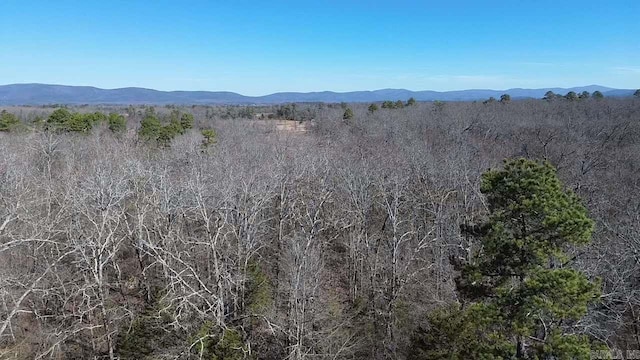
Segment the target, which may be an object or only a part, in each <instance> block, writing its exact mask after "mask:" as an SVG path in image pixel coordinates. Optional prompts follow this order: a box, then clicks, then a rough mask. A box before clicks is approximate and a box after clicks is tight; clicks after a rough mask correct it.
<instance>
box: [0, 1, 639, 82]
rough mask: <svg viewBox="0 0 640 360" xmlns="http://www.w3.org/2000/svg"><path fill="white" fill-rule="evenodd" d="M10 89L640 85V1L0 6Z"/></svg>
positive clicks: (1, 70)
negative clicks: (47, 85)
mask: <svg viewBox="0 0 640 360" xmlns="http://www.w3.org/2000/svg"><path fill="white" fill-rule="evenodd" d="M0 46H1V48H0V84H9V83H30V82H39V83H53V84H68V85H92V86H97V87H103V88H116V87H127V86H140V87H148V88H155V89H160V90H228V91H235V92H239V93H242V94H246V95H262V94H267V93H272V92H276V91H319V90H333V91H351V90H373V89H381V88H407V89H411V90H455V89H468V88H492V89H498V90H501V89H507V88H512V87H555V86H560V87H569V86H579V85H589V84H599V85H605V86H611V87H619V88H634V89H635V88H639V87H640V1H638V0H624V1H616V0H612V1H603V0H599V1H589V0H582V1H568V0H554V1H546V0H537V1H531V0H519V1H504V0H502V1H455V0H453V1H437V2H436V1H403V0H396V1H349V0H342V1H332V0H329V1H320V0H316V1H302V0H300V1H277V0H275V1H213V0H211V1H195V0H194V1H189V0H184V1H169V0H148V1H139V0H128V1H119V0H101V1H92V0H85V1H67V0H36V1H30V0H20V1H18V0H0Z"/></svg>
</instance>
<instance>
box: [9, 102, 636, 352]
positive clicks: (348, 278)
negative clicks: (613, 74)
mask: <svg viewBox="0 0 640 360" xmlns="http://www.w3.org/2000/svg"><path fill="white" fill-rule="evenodd" d="M551 95H553V94H551ZM573 95H575V97H574V96H573ZM573 95H571V96H547V97H545V99H538V100H533V99H531V100H511V99H510V98H508V97H504V98H501V99H500V100H495V99H490V100H487V101H484V102H415V101H406V100H403V101H389V102H384V103H380V104H287V105H276V106H267V107H257V106H256V107H251V106H214V107H208V106H192V107H175V106H164V107H156V108H153V107H142V106H138V107H133V106H129V107H115V106H110V107H106V106H105V107H82V106H78V107H72V108H66V107H7V108H5V109H4V110H2V113H0V150H1V151H2V156H1V157H0V358H2V359H110V360H114V359H589V358H591V357H593V354H594V353H596V354H602V358H606V357H607V356H608V355H607V354H611V352H610V351H616V350H617V349H623V350H634V349H640V176H639V174H640V98H639V97H634V98H620V99H615V98H602V97H589V96H585V95H584V94H573ZM587 95H588V94H587ZM277 120H289V121H292V122H299V123H302V124H303V125H304V126H305V128H304V129H305V131H288V130H286V129H280V128H277V127H276V126H275V125H272V124H270V121H277Z"/></svg>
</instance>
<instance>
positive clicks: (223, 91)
mask: <svg viewBox="0 0 640 360" xmlns="http://www.w3.org/2000/svg"><path fill="white" fill-rule="evenodd" d="M14 85H37V86H60V87H86V88H93V89H98V90H107V91H112V90H126V89H141V90H151V91H159V92H166V93H171V92H208V93H234V94H237V95H242V96H246V97H264V96H269V95H275V94H279V93H297V94H310V93H327V92H328V93H336V94H348V93H354V92H377V91H396V90H397V91H409V92H414V93H416V92H437V93H449V92H465V91H495V92H502V91H505V92H506V91H509V90H547V89H562V90H570V89H582V88H589V87H601V88H605V89H607V91H609V90H627V91H633V90H637V89H635V88H628V89H623V88H615V87H611V86H606V85H600V84H588V85H575V86H568V87H562V86H548V87H540V88H524V87H512V88H508V89H489V88H473V89H471V88H469V89H453V90H444V91H439V90H432V89H407V88H384V89H363V90H353V91H332V90H317V91H280V92H274V93H265V94H258V95H246V94H243V93H239V92H234V91H228V90H224V89H220V90H216V89H209V90H207V89H205V90H190V89H173V90H159V89H154V88H148V87H140V86H123V87H116V88H103V87H98V86H94V85H68V84H46V83H11V84H0V87H2V86H14Z"/></svg>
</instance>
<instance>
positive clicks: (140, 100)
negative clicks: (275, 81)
mask: <svg viewBox="0 0 640 360" xmlns="http://www.w3.org/2000/svg"><path fill="white" fill-rule="evenodd" d="M549 90H551V91H553V92H554V93H556V94H566V93H567V92H569V91H575V92H576V93H581V92H583V91H588V92H590V93H592V92H594V91H596V90H598V91H600V92H602V93H603V94H604V95H605V96H618V97H620V96H631V95H632V94H633V92H634V90H627V89H612V88H608V87H604V86H599V85H589V86H581V87H574V88H568V89H563V88H545V89H517V88H516V89H508V90H483V89H473V90H459V91H444V92H438V91H428V90H427V91H410V90H405V89H383V90H375V91H353V92H342V93H338V92H332V91H323V92H309V93H299V92H281V93H275V94H270V95H265V96H244V95H240V94H237V93H233V92H226V91H159V90H152V89H144V88H133V87H131V88H121V89H99V88H95V87H91V86H66V85H46V84H11V85H0V105H46V104H70V105H72V104H90V105H97V104H119V105H126V104H153V105H162V104H179V105H197V104H278V103H288V102H327V103H335V102H374V101H384V100H394V101H395V100H407V99H409V98H411V97H413V98H415V99H416V100H418V101H434V100H441V101H470V100H484V99H488V98H489V97H492V96H493V97H494V98H500V95H502V94H509V95H510V96H511V98H512V99H519V98H541V97H543V96H544V94H545V93H546V92H547V91H549Z"/></svg>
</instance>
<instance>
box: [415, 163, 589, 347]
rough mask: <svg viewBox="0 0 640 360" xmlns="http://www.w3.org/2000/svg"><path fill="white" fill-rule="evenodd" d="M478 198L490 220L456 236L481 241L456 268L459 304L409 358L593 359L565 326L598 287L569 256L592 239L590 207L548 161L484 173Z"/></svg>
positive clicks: (441, 316) (440, 317) (437, 317)
mask: <svg viewBox="0 0 640 360" xmlns="http://www.w3.org/2000/svg"><path fill="white" fill-rule="evenodd" d="M481 192H482V193H483V194H484V195H485V197H486V199H487V204H488V207H489V212H490V213H489V216H488V218H487V220H486V221H485V222H483V223H481V224H477V225H473V226H465V227H463V228H462V231H463V233H465V234H467V235H469V236H471V237H472V238H477V239H478V240H479V242H480V243H479V245H478V248H477V250H476V251H475V254H474V256H473V258H472V259H471V260H470V261H454V263H455V264H456V266H457V267H458V269H459V270H460V275H459V276H458V277H457V279H456V288H457V289H458V292H459V294H460V298H461V300H462V304H461V305H460V306H454V307H453V308H450V309H445V310H443V311H442V312H437V313H435V314H433V315H432V316H431V317H430V318H429V323H430V327H429V328H428V329H426V330H425V329H422V330H420V331H419V333H418V334H417V335H416V340H415V342H416V348H415V354H416V355H415V358H419V359H445V358H446V359H449V358H451V359H471V358H474V359H482V358H484V359H503V358H504V359H512V358H516V359H543V358H545V359H549V358H560V359H570V358H571V359H589V356H590V351H591V346H592V344H591V343H590V342H589V339H587V338H586V337H584V336H579V335H572V332H571V325H572V324H573V323H575V321H577V320H579V319H580V318H581V317H582V316H583V315H585V313H586V311H587V306H588V304H589V303H591V302H593V301H594V300H595V299H596V298H597V297H598V295H599V285H598V283H597V282H595V281H591V280H589V279H588V278H587V277H586V276H585V275H584V274H583V273H581V272H579V271H577V270H575V269H572V268H571V267H569V263H570V261H569V256H568V252H567V251H568V250H569V249H570V248H571V247H572V246H577V245H585V244H587V243H588V242H589V241H590V239H591V233H592V231H593V227H594V223H593V221H592V220H591V219H590V218H589V216H588V214H587V210H586V208H585V207H584V206H583V205H582V203H581V201H580V199H579V198H578V197H577V196H576V195H575V194H574V193H572V192H571V191H568V190H565V189H564V187H563V184H562V183H561V181H560V180H559V179H558V177H557V175H556V170H555V169H554V168H553V166H551V165H550V164H549V163H548V162H537V161H531V160H525V159H517V160H509V161H506V162H505V165H504V169H502V170H491V171H488V172H486V173H485V174H483V176H482V184H481ZM448 354H449V355H448ZM450 355H451V357H450Z"/></svg>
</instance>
